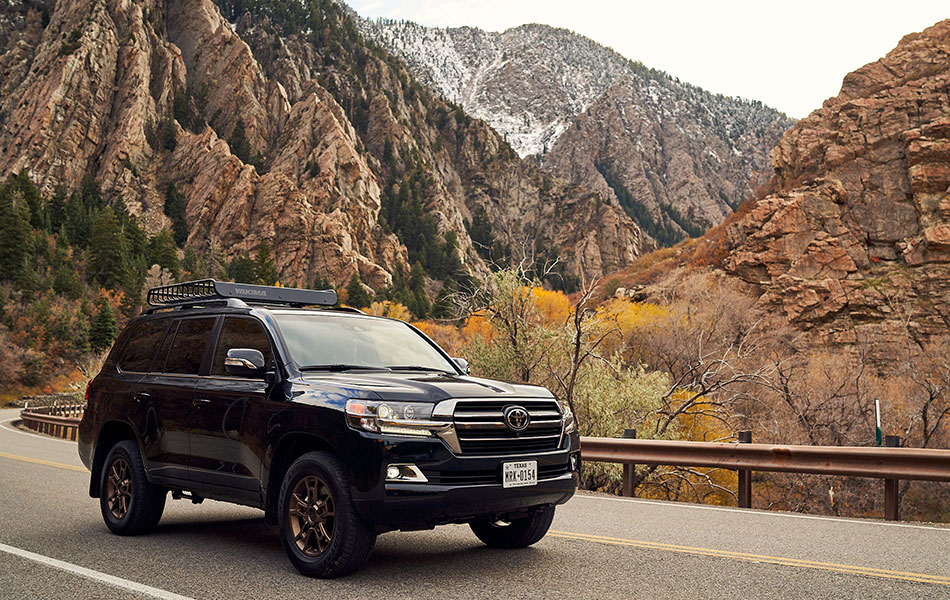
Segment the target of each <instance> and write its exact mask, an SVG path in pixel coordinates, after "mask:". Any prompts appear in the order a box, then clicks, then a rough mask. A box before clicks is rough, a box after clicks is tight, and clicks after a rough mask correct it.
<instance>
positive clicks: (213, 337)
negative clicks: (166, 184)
mask: <svg viewBox="0 0 950 600" xmlns="http://www.w3.org/2000/svg"><path fill="white" fill-rule="evenodd" d="M148 300H149V304H151V305H152V306H154V307H155V308H152V309H150V310H149V311H146V313H145V314H143V315H142V316H140V317H138V318H136V319H135V320H133V321H132V322H131V323H129V325H128V326H127V327H126V328H125V330H124V331H123V332H122V333H121V334H120V335H119V337H118V339H117V340H116V343H115V345H114V346H113V348H112V351H111V352H110V353H109V356H108V358H107V359H106V362H105V364H104V366H103V368H102V371H101V372H100V373H99V374H98V375H97V376H96V378H95V379H93V380H92V381H91V382H90V383H89V387H88V388H87V394H86V398H87V405H86V410H85V413H84V414H83V418H82V422H81V424H80V426H79V455H80V457H81V458H82V460H83V463H85V465H86V466H87V467H88V468H89V469H90V470H91V471H92V477H91V480H90V483H89V494H90V496H92V497H98V498H99V503H100V507H101V509H102V516H103V518H104V519H105V522H106V525H107V526H108V527H109V529H111V530H112V531H113V532H114V533H117V534H121V535H132V534H138V533H144V532H146V531H148V530H150V529H153V528H154V527H155V526H156V525H157V523H158V521H159V519H160V518H161V515H162V511H163V509H164V506H165V498H166V496H167V493H168V492H169V491H170V492H171V494H172V498H175V499H178V498H182V497H186V498H190V499H191V500H192V501H193V502H200V501H202V500H203V499H205V498H212V499H215V500H223V501H227V502H235V503H238V504H244V505H248V506H254V507H257V508H261V509H263V510H264V511H265V516H266V518H267V519H269V520H270V522H272V523H273V522H276V524H277V525H278V529H279V534H280V539H281V542H282V544H283V546H284V549H285V550H286V551H287V555H288V556H289V557H290V560H291V562H292V563H293V564H294V566H295V567H296V568H297V569H298V570H299V571H300V572H301V573H304V574H306V575H311V576H317V577H334V576H338V575H343V574H345V573H348V572H351V571H353V570H355V569H357V568H358V567H359V566H360V565H362V564H363V563H364V562H365V561H366V559H367V558H368V557H369V554H370V552H371V551H372V549H373V545H374V543H375V540H376V536H377V534H379V533H382V532H385V531H391V530H395V529H402V530H412V529H428V528H432V527H434V526H436V525H440V524H445V523H469V524H470V525H471V528H472V530H473V531H474V533H475V535H476V536H478V538H479V539H481V540H482V541H483V542H485V543H486V544H488V545H491V546H497V547H502V548H521V547H525V546H528V545H530V544H533V543H535V542H537V541H538V540H540V539H541V538H542V537H543V536H544V534H545V533H546V532H547V530H548V528H549V527H550V525H551V521H552V519H553V518H554V507H555V506H556V505H557V504H562V503H564V502H566V501H567V500H568V499H569V498H570V497H571V496H572V495H573V493H574V490H575V487H576V472H577V469H578V467H579V463H580V452H579V448H580V445H579V438H578V434H577V432H576V428H575V426H574V420H573V415H572V414H571V412H570V411H569V410H568V409H567V408H566V407H565V406H563V405H562V404H561V403H559V402H558V401H557V400H556V399H555V398H554V397H553V396H552V395H551V393H550V392H548V391H547V390H545V389H544V388H539V387H533V386H527V385H513V384H508V383H501V382H498V381H492V380H488V379H480V378H476V377H471V376H468V374H467V373H468V365H467V363H465V361H464V360H462V359H452V358H450V357H449V356H448V355H447V354H446V353H445V352H444V351H443V350H442V349H441V348H439V347H438V346H437V345H436V344H435V343H434V342H433V341H432V340H430V339H429V338H428V337H426V336H425V335H424V334H423V333H422V332H420V331H419V330H417V329H416V328H414V327H412V326H411V325H409V324H407V323H404V322H402V321H397V320H393V319H386V318H381V317H374V316H369V315H365V314H362V313H361V312H359V311H356V310H353V309H345V308H330V306H332V305H334V304H336V293H335V292H333V291H332V290H328V291H320V290H299V289H289V288H277V287H266V286H253V285H243V284H233V283H223V282H217V281H214V280H203V281H196V282H188V283H183V284H176V285H172V286H164V287H161V288H155V289H152V290H150V291H149V295H148ZM315 305H316V306H319V305H322V307H321V308H305V307H308V306H309V307H313V306H315Z"/></svg>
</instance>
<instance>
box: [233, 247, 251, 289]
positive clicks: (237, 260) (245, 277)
mask: <svg viewBox="0 0 950 600" xmlns="http://www.w3.org/2000/svg"><path fill="white" fill-rule="evenodd" d="M228 278H229V279H231V280H232V281H235V282H237V283H254V282H255V281H256V280H257V277H256V274H255V273H254V261H253V260H252V259H251V257H250V256H248V255H247V253H246V252H242V253H241V254H239V255H237V256H235V257H234V259H233V260H232V261H231V263H230V264H229V265H228Z"/></svg>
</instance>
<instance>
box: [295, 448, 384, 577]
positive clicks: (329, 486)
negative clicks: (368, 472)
mask: <svg viewBox="0 0 950 600" xmlns="http://www.w3.org/2000/svg"><path fill="white" fill-rule="evenodd" d="M277 526H278V529H279V531H280V541H281V544H282V545H283V546H284V550H285V551H286V552H287V556H288V557H289V558H290V562H291V563H293V565H294V567H296V568H297V570H298V571H300V572H301V573H303V574H304V575H308V576H310V577H324V578H329V577H339V576H341V575H346V574H347V573H351V572H353V571H355V570H356V569H358V568H360V567H361V566H362V565H363V563H365V562H366V560H367V559H368V558H369V555H370V553H371V552H372V551H373V546H374V545H375V544H376V532H375V531H374V530H373V527H372V526H371V525H370V524H369V523H366V522H365V521H363V520H362V519H361V518H360V516H359V515H358V514H356V509H355V508H354V507H353V499H352V497H351V495H350V487H349V484H348V482H347V477H346V471H345V470H344V468H343V465H342V464H341V463H340V461H339V459H337V458H336V457H335V456H333V455H332V454H330V453H328V452H308V453H307V454H304V455H303V456H301V457H300V458H298V459H297V460H296V461H294V463H293V464H292V465H291V466H290V469H288V470H287V474H286V475H285V476H284V480H283V483H282V484H281V486H280V499H279V500H278V511H277Z"/></svg>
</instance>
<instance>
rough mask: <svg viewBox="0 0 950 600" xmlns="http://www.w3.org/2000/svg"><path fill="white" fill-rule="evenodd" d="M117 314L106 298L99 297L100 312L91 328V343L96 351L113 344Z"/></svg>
mask: <svg viewBox="0 0 950 600" xmlns="http://www.w3.org/2000/svg"><path fill="white" fill-rule="evenodd" d="M115 333H116V328H115V314H113V312H112V307H111V306H109V302H108V301H107V300H106V299H105V298H100V299H99V312H98V313H97V314H96V319H95V321H93V323H92V327H90V328H89V345H90V346H91V347H92V349H93V350H95V351H96V352H101V351H103V350H105V349H106V348H108V347H109V346H111V345H112V342H113V341H114V340H115Z"/></svg>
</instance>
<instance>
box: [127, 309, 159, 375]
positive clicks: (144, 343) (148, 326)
mask: <svg viewBox="0 0 950 600" xmlns="http://www.w3.org/2000/svg"><path fill="white" fill-rule="evenodd" d="M167 327H168V320H167V319H160V320H157V321H146V322H144V323H136V324H135V325H133V326H132V329H131V331H130V332H129V335H128V340H129V341H128V342H127V343H126V344H125V348H124V349H123V351H122V358H121V359H119V368H120V369H122V370H123V371H135V372H139V373H142V372H146V371H149V369H150V367H151V365H152V358H153V357H154V356H155V351H156V350H157V349H158V345H159V344H161V343H162V336H163V335H165V329H166V328H167Z"/></svg>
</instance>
